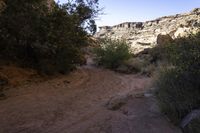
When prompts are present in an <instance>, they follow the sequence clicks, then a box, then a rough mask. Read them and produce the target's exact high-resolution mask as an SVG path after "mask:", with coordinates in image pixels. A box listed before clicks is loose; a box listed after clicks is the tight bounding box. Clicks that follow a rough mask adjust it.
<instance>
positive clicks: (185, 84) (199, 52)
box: [156, 34, 200, 133]
mask: <svg viewBox="0 0 200 133" xmlns="http://www.w3.org/2000/svg"><path fill="white" fill-rule="evenodd" d="M165 50H166V51H165V53H167V54H166V55H167V56H166V57H168V63H169V64H170V66H168V67H166V68H165V69H163V70H162V71H161V72H160V74H159V76H158V77H157V81H156V86H157V88H158V90H157V93H156V95H157V98H158V100H159V105H160V107H161V109H162V111H163V112H164V113H165V114H166V115H167V116H168V117H169V118H170V119H171V120H172V122H174V123H175V124H179V123H180V121H181V120H182V119H183V118H184V117H185V116H186V115H187V114H188V113H189V112H191V111H192V110H194V109H198V108H199V107H200V34H197V35H191V36H190V37H188V38H179V39H176V40H175V41H174V42H173V43H172V44H169V45H168V47H167V49H165ZM191 133H192V132H191Z"/></svg>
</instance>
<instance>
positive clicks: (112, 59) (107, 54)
mask: <svg viewBox="0 0 200 133" xmlns="http://www.w3.org/2000/svg"><path fill="white" fill-rule="evenodd" d="M94 53H95V55H96V58H95V60H96V62H97V63H98V64H99V65H102V66H105V67H107V68H110V69H116V68H117V67H119V66H120V65H121V64H123V63H124V61H126V60H128V59H129V58H130V57H131V51H130V46H129V44H128V43H127V42H126V41H124V40H111V39H103V40H101V41H100V46H99V47H98V48H95V49H94Z"/></svg>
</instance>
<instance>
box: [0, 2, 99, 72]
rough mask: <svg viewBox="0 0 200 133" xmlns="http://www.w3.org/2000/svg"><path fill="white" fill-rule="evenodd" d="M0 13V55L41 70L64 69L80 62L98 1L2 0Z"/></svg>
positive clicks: (93, 30) (92, 25)
mask: <svg viewBox="0 0 200 133" xmlns="http://www.w3.org/2000/svg"><path fill="white" fill-rule="evenodd" d="M4 3H5V8H4V10H3V11H2V12H1V14H0V54H1V56H0V57H1V59H4V60H9V61H11V62H13V63H16V64H20V65H22V66H25V67H32V68H35V69H37V70H38V71H39V72H41V73H56V72H62V73H66V72H68V71H70V70H71V69H72V68H74V67H75V65H77V64H81V61H82V59H81V58H82V57H83V56H82V52H81V48H82V47H83V46H86V45H87V38H88V35H89V34H88V32H90V33H91V34H92V33H94V32H95V31H96V26H95V22H94V18H95V16H96V15H97V12H98V9H97V8H98V7H97V6H98V1H90V0H88V1H84V0H80V1H73V0H72V1H68V3H66V4H63V5H59V4H57V3H54V2H53V0H52V5H51V6H50V7H49V5H48V4H47V0H34V1H27V0H6V1H5V2H4Z"/></svg>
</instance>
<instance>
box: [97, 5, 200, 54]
mask: <svg viewBox="0 0 200 133" xmlns="http://www.w3.org/2000/svg"><path fill="white" fill-rule="evenodd" d="M199 27H200V8H196V9H194V10H192V11H191V12H189V13H184V14H176V15H173V16H165V17H161V18H158V19H155V20H152V21H146V22H126V23H121V24H119V25H115V26H103V27H99V28H100V31H99V32H98V33H97V34H96V35H95V37H98V38H104V37H111V38H112V39H126V40H128V41H129V42H130V44H131V46H132V48H133V51H134V52H135V53H138V52H140V51H142V50H144V49H145V48H151V47H154V46H155V45H156V44H157V37H158V35H160V34H163V35H169V36H171V37H172V38H173V39H174V38H177V37H183V36H187V35H189V34H190V33H194V34H195V33H197V32H198V31H199Z"/></svg>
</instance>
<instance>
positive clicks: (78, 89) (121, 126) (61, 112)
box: [0, 62, 180, 133]
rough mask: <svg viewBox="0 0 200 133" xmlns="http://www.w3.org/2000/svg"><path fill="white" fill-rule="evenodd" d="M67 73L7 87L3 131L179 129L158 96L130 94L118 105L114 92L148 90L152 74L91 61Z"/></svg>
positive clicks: (1, 110) (142, 132)
mask: <svg viewBox="0 0 200 133" xmlns="http://www.w3.org/2000/svg"><path fill="white" fill-rule="evenodd" d="M88 64H89V65H88V66H85V67H81V68H79V69H78V70H76V71H75V72H73V73H71V74H70V75H67V76H64V75H63V76H59V77H57V78H55V79H51V80H48V81H45V82H39V83H38V82H37V83H30V84H25V85H23V86H20V87H15V88H11V89H9V90H7V91H6V95H7V96H8V98H7V99H6V100H2V101H0V133H179V132H180V131H179V130H178V129H176V128H175V127H173V126H172V125H171V124H170V123H169V122H168V121H167V120H166V119H165V118H164V117H163V116H162V115H161V114H160V112H159V111H158V110H157V109H156V105H155V103H156V102H155V101H154V98H153V97H150V98H145V97H139V98H134V97H132V98H129V99H128V101H127V103H126V104H125V105H123V106H122V107H121V108H119V109H118V110H115V111H112V110H108V109H107V108H106V107H105V103H106V102H107V101H108V100H109V99H110V98H111V97H113V96H116V95H121V94H124V93H129V92H131V93H140V92H144V91H145V90H146V89H147V88H148V86H149V84H150V81H151V80H150V78H148V77H144V76H140V75H125V74H119V73H115V72H112V71H110V70H105V69H100V68H99V69H98V68H95V67H91V66H90V62H88Z"/></svg>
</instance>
